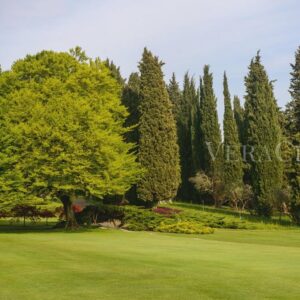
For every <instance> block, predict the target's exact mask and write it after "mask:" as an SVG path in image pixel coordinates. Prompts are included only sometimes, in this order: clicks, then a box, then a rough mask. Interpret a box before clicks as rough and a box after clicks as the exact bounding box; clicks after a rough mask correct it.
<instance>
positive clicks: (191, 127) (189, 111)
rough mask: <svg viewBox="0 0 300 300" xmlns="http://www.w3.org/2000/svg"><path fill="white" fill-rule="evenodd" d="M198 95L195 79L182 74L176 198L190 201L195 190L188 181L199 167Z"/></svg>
mask: <svg viewBox="0 0 300 300" xmlns="http://www.w3.org/2000/svg"><path fill="white" fill-rule="evenodd" d="M198 98H199V95H198V93H197V90H196V86H195V81H194V80H193V79H192V78H190V76H189V75H188V73H186V74H185V75H184V81H183V91H182V96H181V102H180V105H179V107H178V114H177V116H178V120H177V128H178V141H179V148H180V162H181V180H182V182H181V186H180V189H179V191H178V198H180V199H181V200H186V201H192V200H193V199H194V197H195V190H194V188H193V185H192V184H191V182H190V181H189V178H190V177H192V176H194V174H195V172H196V171H197V170H198V169H199V156H198V152H199V138H198V134H199V119H198V115H199V101H198Z"/></svg>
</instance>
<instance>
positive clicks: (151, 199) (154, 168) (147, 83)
mask: <svg viewBox="0 0 300 300" xmlns="http://www.w3.org/2000/svg"><path fill="white" fill-rule="evenodd" d="M162 65H163V63H162V62H161V61H159V59H158V58H157V57H156V56H153V54H152V53H151V52H150V51H148V50H147V49H146V48H145V49H144V52H143V56H142V60H141V62H140V64H139V69H140V73H141V85H140V97H141V100H140V101H141V102H140V114H141V116H140V124H139V155H138V158H139V161H140V163H141V164H142V166H143V167H144V168H145V169H146V174H145V175H144V176H143V179H142V180H141V182H140V183H139V185H138V196H139V198H140V199H141V200H143V201H146V204H148V205H155V204H156V203H157V202H158V201H163V200H171V199H173V198H174V197H175V196H176V193H177V189H178V185H179V183H180V165H179V150H178V145H177V132H176V124H175V119H174V116H173V113H172V103H171V101H170V99H169V96H168V92H167V89H166V84H165V82H164V79H163V72H162V69H161V67H162Z"/></svg>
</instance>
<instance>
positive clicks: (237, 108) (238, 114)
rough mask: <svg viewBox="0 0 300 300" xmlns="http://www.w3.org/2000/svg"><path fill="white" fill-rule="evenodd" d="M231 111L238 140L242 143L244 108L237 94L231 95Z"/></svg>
mask: <svg viewBox="0 0 300 300" xmlns="http://www.w3.org/2000/svg"><path fill="white" fill-rule="evenodd" d="M233 112H234V119H235V122H236V125H237V129H238V134H239V141H240V143H241V144H242V145H243V144H244V136H245V134H244V127H245V126H244V119H245V110H244V108H243V107H242V105H241V101H240V98H239V97H238V96H234V97H233Z"/></svg>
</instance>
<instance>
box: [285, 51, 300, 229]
mask: <svg viewBox="0 0 300 300" xmlns="http://www.w3.org/2000/svg"><path fill="white" fill-rule="evenodd" d="M291 67H292V72H291V84H290V94H291V98H292V100H291V102H289V103H288V105H287V109H286V112H285V115H286V123H287V124H286V133H287V135H288V138H289V140H290V142H291V143H292V144H293V145H295V146H298V147H299V144H300V47H299V48H298V49H297V51H296V53H295V63H294V64H291ZM286 169H288V168H287V167H286ZM288 177H289V182H290V185H291V187H292V199H291V200H292V201H291V209H290V211H291V216H292V218H293V220H294V221H295V222H296V223H297V224H300V163H299V158H297V154H296V153H293V160H292V164H291V168H290V169H288Z"/></svg>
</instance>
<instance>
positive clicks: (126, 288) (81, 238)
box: [0, 229, 300, 300]
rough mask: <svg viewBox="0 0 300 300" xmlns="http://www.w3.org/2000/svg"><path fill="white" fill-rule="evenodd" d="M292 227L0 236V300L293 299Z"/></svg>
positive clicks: (298, 257) (297, 257) (297, 234)
mask: <svg viewBox="0 0 300 300" xmlns="http://www.w3.org/2000/svg"><path fill="white" fill-rule="evenodd" d="M299 282H300V230H292V229H290V230H229V229H217V230H216V232H215V233H214V234H212V235H198V236H196V235H178V234H164V233H156V232H128V231H123V230H109V229H94V230H90V231H82V232H74V233H66V232H62V231H53V230H44V231H43V230H41V231H39V230H36V229H35V230H28V229H27V230H26V231H19V232H16V231H15V232H12V233H11V232H5V230H3V231H2V233H0V287H1V289H0V299H1V300H8V299H9V300H18V299H22V300H27V299H28V300H29V299H30V300H34V299H38V300H41V299H42V300H49V299H55V300H56V299H59V300H64V299H93V300H102V299H103V300H110V299H125V300H127V299H128V300H134V299H143V300H144V299H170V300H171V299H172V300H176V299H180V300H186V299H187V300H190V299H201V300H202V299H203V300H204V299H251V300H253V299H299V294H300V288H299Z"/></svg>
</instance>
